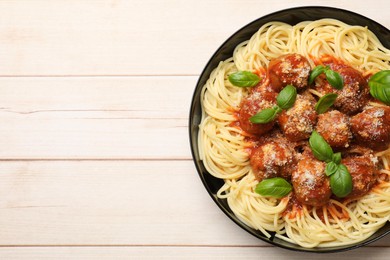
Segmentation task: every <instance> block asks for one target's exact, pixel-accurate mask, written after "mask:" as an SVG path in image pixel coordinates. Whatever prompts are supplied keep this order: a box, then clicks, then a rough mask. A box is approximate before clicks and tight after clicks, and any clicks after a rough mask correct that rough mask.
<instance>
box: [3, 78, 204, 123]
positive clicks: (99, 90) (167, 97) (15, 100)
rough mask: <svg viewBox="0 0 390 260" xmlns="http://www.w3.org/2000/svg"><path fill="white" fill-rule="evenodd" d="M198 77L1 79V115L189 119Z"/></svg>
mask: <svg viewBox="0 0 390 260" xmlns="http://www.w3.org/2000/svg"><path fill="white" fill-rule="evenodd" d="M197 79H198V78H197V77H191V76H186V77H171V76H164V77H144V76H141V77H0V93H1V95H0V116H1V117H15V116H18V115H17V114H22V115H28V117H29V118H47V117H50V115H51V114H53V113H55V114H56V115H55V116H56V117H59V118H64V117H70V118H77V117H86V116H89V117H95V118H110V119H120V118H122V119H128V118H132V119H137V118H157V119H164V118H179V119H186V118H188V114H189V109H190V102H191V98H192V94H193V92H194V89H195V85H196V81H197Z"/></svg>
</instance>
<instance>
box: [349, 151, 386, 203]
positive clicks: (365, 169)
mask: <svg viewBox="0 0 390 260" xmlns="http://www.w3.org/2000/svg"><path fill="white" fill-rule="evenodd" d="M377 161H378V159H377V157H375V156H374V155H373V154H372V151H371V153H369V154H364V155H360V156H349V157H346V158H344V159H342V160H341V163H343V164H344V165H345V166H346V167H347V169H348V171H349V173H350V174H351V177H352V185H353V186H352V192H351V193H350V194H349V195H348V196H347V198H349V199H355V198H358V197H361V196H363V195H365V194H367V193H368V192H369V190H370V189H371V188H372V187H373V186H374V184H375V183H376V181H377V178H378V176H379V172H378V169H377V165H376V164H377Z"/></svg>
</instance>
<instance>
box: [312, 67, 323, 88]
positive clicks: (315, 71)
mask: <svg viewBox="0 0 390 260" xmlns="http://www.w3.org/2000/svg"><path fill="white" fill-rule="evenodd" d="M324 71H325V67H324V66H322V65H318V66H317V67H315V68H314V69H313V70H312V71H311V73H310V76H309V82H308V83H309V85H311V84H313V82H314V80H315V79H316V78H317V77H318V76H319V75H320V74H322V73H324Z"/></svg>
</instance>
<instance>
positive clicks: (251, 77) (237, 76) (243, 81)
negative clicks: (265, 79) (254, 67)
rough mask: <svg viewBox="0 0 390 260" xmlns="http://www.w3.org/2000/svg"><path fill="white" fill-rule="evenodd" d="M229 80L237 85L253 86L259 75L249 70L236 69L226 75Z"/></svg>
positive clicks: (243, 86) (258, 79) (258, 80)
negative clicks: (236, 70)
mask: <svg viewBox="0 0 390 260" xmlns="http://www.w3.org/2000/svg"><path fill="white" fill-rule="evenodd" d="M228 79H229V81H230V82H231V83H232V84H233V85H234V86H237V87H242V88H247V87H254V86H256V85H257V83H259V82H260V77H259V76H257V75H256V74H254V73H252V72H249V71H238V72H235V73H232V74H230V75H229V77H228Z"/></svg>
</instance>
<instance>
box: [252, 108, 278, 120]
mask: <svg viewBox="0 0 390 260" xmlns="http://www.w3.org/2000/svg"><path fill="white" fill-rule="evenodd" d="M277 114H278V110H277V109H276V108H275V107H273V108H266V109H263V110H261V111H260V112H259V113H257V114H256V115H254V116H252V117H251V118H249V120H250V121H251V122H252V123H254V124H266V123H269V122H271V121H272V120H274V119H275V117H276V115H277Z"/></svg>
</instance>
